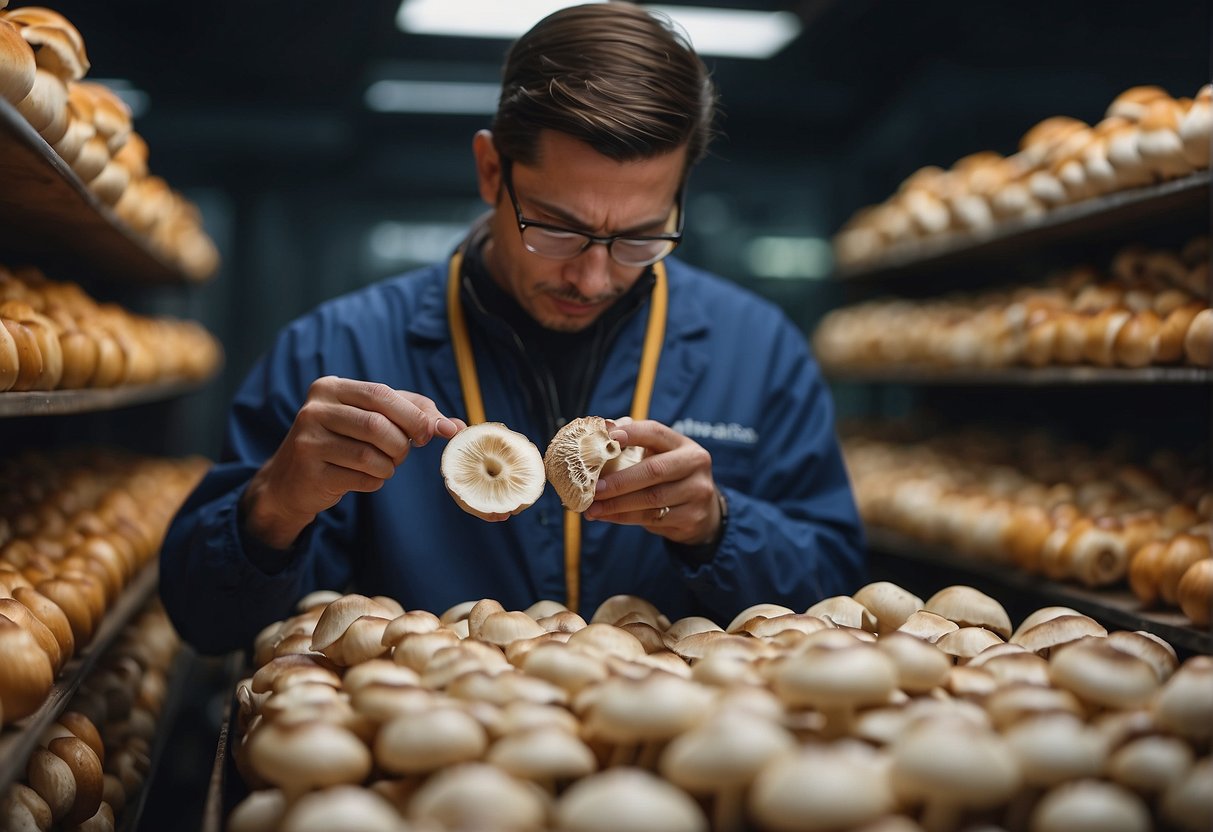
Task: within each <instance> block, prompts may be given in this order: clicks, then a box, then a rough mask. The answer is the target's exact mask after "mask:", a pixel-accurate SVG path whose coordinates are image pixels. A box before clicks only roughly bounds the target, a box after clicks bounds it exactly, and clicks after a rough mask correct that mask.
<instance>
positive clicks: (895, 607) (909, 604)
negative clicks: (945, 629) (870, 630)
mask: <svg viewBox="0 0 1213 832" xmlns="http://www.w3.org/2000/svg"><path fill="white" fill-rule="evenodd" d="M851 597H852V598H854V599H855V600H856V601H858V602H859V603H861V604H863V605H864V606H865V607H866V608H867V609H868V610H869V611H871V613H872V615H874V616H876V625H877V632H878V633H880V634H881V635H883V634H884V633H889V632H892V631H893V630H896V629H897V628H898V627H900V626H901V625H902V624H904V623H906V619H907V618H909V617H910V616H911V615H913V614H914V613H916V612H918V611H919V610H920V609H922V607H923V601H922V599H921V598H919V597H918V596H917V595H915V594H914V593H912V592H909V591H908V590H905V589H902V588H901V587H899V586H898V585H897V584H894V583H890V582H889V581H876V582H874V583H870V584H868V585H867V586H864V587H862V588H861V589H860V590H859V591H858V592H856V593H855V594H854V595H853V596H851Z"/></svg>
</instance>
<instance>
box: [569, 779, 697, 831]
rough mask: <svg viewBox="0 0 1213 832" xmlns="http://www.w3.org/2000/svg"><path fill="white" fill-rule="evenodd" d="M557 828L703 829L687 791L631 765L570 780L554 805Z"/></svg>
mask: <svg viewBox="0 0 1213 832" xmlns="http://www.w3.org/2000/svg"><path fill="white" fill-rule="evenodd" d="M556 827H557V828H558V829H560V830H562V832H651V830H657V829H660V830H662V832H707V830H708V824H707V819H706V818H705V817H704V815H703V812H702V811H701V810H700V808H699V806H698V805H697V804H696V803H695V801H694V800H692V799H691V797H690V796H689V795H687V793H686V792H684V791H681V790H680V789H678V788H676V787H675V786H673V785H671V784H669V783H667V782H666V781H664V780H661V779H660V778H658V777H655V776H654V775H652V774H649V773H648V772H646V771H641V770H639V769H632V768H617V769H612V770H611V771H606V772H602V773H601V774H595V775H593V776H591V777H586V778H584V779H582V780H579V781H578V782H576V783H574V784H573V785H572V786H571V787H570V788H569V790H568V791H567V792H565V793H564V795H563V796H562V797H561V799H560V801H559V802H558V803H557V805H556Z"/></svg>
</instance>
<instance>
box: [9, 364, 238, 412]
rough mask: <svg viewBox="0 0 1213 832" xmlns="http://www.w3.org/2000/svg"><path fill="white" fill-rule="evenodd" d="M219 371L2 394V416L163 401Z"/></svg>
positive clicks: (186, 391)
mask: <svg viewBox="0 0 1213 832" xmlns="http://www.w3.org/2000/svg"><path fill="white" fill-rule="evenodd" d="M217 373H218V370H216V372H215V373H212V374H211V375H210V376H209V377H208V378H205V379H199V380H197V381H182V380H179V379H178V380H172V381H163V382H155V383H153V384H136V385H130V386H127V387H109V388H105V389H88V390H44V391H31V392H28V393H13V392H11V391H10V392H7V393H0V417H6V416H61V415H65V414H68V413H89V412H92V411H97V410H117V409H118V408H120V407H129V406H131V405H136V404H146V403H147V402H154V401H162V400H164V399H171V398H175V397H177V396H182V395H184V394H186V393H190V392H193V391H194V390H197V389H199V388H201V387H203V386H205V385H206V383H207V382H209V381H210V380H211V379H212V378H214V377H215V375H216V374H217Z"/></svg>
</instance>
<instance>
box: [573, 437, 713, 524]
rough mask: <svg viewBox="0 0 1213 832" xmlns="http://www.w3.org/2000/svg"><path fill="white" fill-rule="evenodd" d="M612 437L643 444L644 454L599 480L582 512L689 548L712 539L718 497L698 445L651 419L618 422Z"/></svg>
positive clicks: (708, 461) (707, 458)
mask: <svg viewBox="0 0 1213 832" xmlns="http://www.w3.org/2000/svg"><path fill="white" fill-rule="evenodd" d="M611 437H612V438H613V439H616V440H618V441H619V443H620V444H621V445H623V446H624V447H627V446H630V445H639V446H641V447H643V448H644V449H645V456H644V459H643V460H641V461H640V462H639V463H637V464H636V465H633V466H631V467H630V468H624V469H623V470H621V471H616V472H614V473H612V474H609V475H607V476H604V477H602V478H600V479H599V480H598V493H597V495H596V496H595V498H594V502H593V504H592V505H591V506H590V507H589V508H588V509H586V510H585V517H586V518H587V519H589V520H606V521H608V522H611V523H622V524H624V525H629V526H643V527H644V528H645V529H647V530H648V531H650V532H652V533H653V534H657V535H661V536H662V537H664V538H666V539H668V540H672V541H674V542H675V543H682V544H686V545H691V546H698V545H703V544H706V543H710V542H712V541H713V540H715V539H716V534H717V532H718V531H719V529H720V523H721V516H720V501H719V499H718V498H717V496H716V481H715V480H714V479H713V478H712V455H711V454H710V453H708V451H707V450H706V449H705V448H704V447H703V446H702V445H700V444H699V443H697V442H695V441H694V440H693V439H690V438H688V437H686V436H683V435H682V434H681V433H678V432H677V431H675V430H673V429H671V428H669V427H667V426H666V425H663V424H661V423H660V422H655V421H653V420H651V419H646V420H643V421H639V422H632V421H628V422H627V423H626V424H623V425H619V426H616V428H615V429H613V430H612V431H611Z"/></svg>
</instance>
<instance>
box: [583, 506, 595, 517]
mask: <svg viewBox="0 0 1213 832" xmlns="http://www.w3.org/2000/svg"><path fill="white" fill-rule="evenodd" d="M581 516H582V517H584V518H585V519H586V520H597V519H598V510H597V509H596V508H594V507H593V506H590V507H589V508H587V509H586V510H585V511H583V512H582V513H581Z"/></svg>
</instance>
